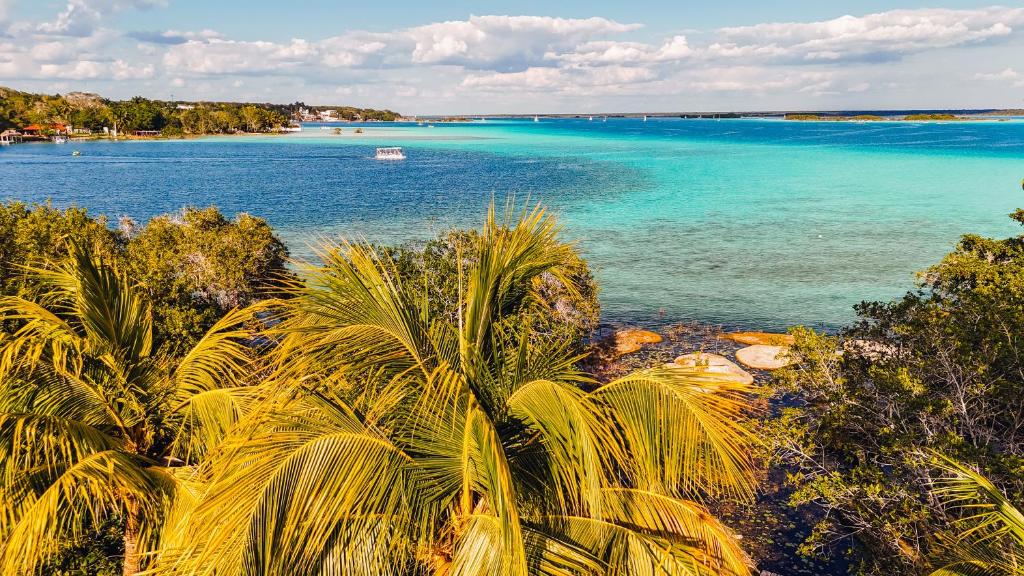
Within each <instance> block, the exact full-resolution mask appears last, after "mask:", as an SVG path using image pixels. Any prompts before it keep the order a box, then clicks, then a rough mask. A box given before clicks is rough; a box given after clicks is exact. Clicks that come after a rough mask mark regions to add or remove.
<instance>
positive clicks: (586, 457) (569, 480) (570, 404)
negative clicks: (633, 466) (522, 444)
mask: <svg viewBox="0 0 1024 576" xmlns="http://www.w3.org/2000/svg"><path fill="white" fill-rule="evenodd" d="M508 406H509V410H510V412H511V415H512V416H513V417H514V418H517V419H519V420H521V421H522V422H523V423H524V424H525V425H526V427H527V428H528V429H529V430H530V432H532V433H535V434H536V435H537V440H536V441H537V442H538V443H539V444H540V449H541V450H543V452H544V455H545V458H544V462H545V463H546V464H547V466H548V467H549V468H550V474H549V476H546V477H545V478H544V480H548V482H549V483H550V484H551V485H550V486H546V488H548V489H549V490H551V491H552V492H553V493H554V497H555V503H556V504H557V507H556V508H554V510H557V511H559V512H566V513H568V512H570V511H572V512H574V513H580V512H582V511H585V513H586V514H587V515H590V516H593V517H595V518H601V517H602V506H601V503H602V499H603V490H604V488H606V487H607V486H608V485H609V483H610V481H611V475H612V470H614V466H615V463H616V462H620V461H622V459H623V458H624V455H623V454H621V453H617V452H616V447H617V445H618V443H617V442H616V438H615V435H614V432H613V431H612V428H611V422H608V421H606V420H605V419H603V418H602V417H601V414H600V412H599V411H598V409H597V408H598V406H597V405H595V404H594V403H593V402H592V401H591V400H590V399H589V398H588V397H587V395H586V393H584V392H583V391H582V390H580V389H579V388H578V387H576V386H573V385H571V384H564V383H558V382H552V381H548V380H535V381H533V382H530V383H527V384H525V385H524V386H521V387H520V388H519V389H518V390H516V392H515V393H514V394H513V395H512V396H511V397H510V398H509V401H508ZM529 464H534V465H535V464H536V461H530V462H529ZM548 482H546V483H548ZM545 496H548V495H545Z"/></svg>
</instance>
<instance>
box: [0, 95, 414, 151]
mask: <svg viewBox="0 0 1024 576" xmlns="http://www.w3.org/2000/svg"><path fill="white" fill-rule="evenodd" d="M312 118H316V119H327V120H332V121H393V120H395V119H397V118H399V115H398V114H397V113H395V112H392V111H390V110H375V109H369V108H355V107H351V106H307V105H306V104H304V103H302V102H295V103H293V104H269V103H242V102H188V101H179V100H175V101H164V100H150V99H147V98H143V97H141V96H140V97H135V98H132V99H130V100H123V101H118V100H110V99H107V98H103V97H102V96H99V95H97V94H90V93H84V92H70V93H67V94H64V95H60V94H55V95H47V94H33V93H29V92H19V91H17V90H12V89H10V88H4V87H0V132H2V131H4V130H14V131H16V132H19V133H21V134H24V135H27V136H29V137H40V138H45V137H49V136H53V135H67V136H71V137H78V138H88V137H106V136H109V135H110V134H111V133H110V131H112V130H115V129H116V131H117V135H118V136H119V137H128V138H131V137H167V138H177V137H183V136H195V135H206V134H237V133H269V132H276V131H280V130H282V129H283V128H287V127H288V126H289V125H291V124H292V123H294V122H297V121H299V120H302V119H312Z"/></svg>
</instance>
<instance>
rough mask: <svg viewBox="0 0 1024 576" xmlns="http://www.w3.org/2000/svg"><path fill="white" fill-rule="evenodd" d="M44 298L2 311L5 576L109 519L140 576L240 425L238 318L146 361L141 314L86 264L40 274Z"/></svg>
mask: <svg viewBox="0 0 1024 576" xmlns="http://www.w3.org/2000/svg"><path fill="white" fill-rule="evenodd" d="M35 273H36V274H38V277H39V279H40V280H41V283H42V285H43V286H44V290H43V293H42V294H41V295H40V296H39V297H38V298H35V299H31V300H30V299H24V298H20V297H4V298H0V323H4V322H6V323H7V324H6V325H7V326H13V327H14V329H13V331H12V332H7V333H3V332H0V474H2V477H0V574H2V575H3V576H8V575H10V576H15V575H23V574H29V573H32V572H33V571H35V570H37V569H38V567H40V566H42V565H44V564H45V562H46V561H47V559H48V558H49V557H51V555H52V554H54V553H56V552H58V551H59V549H60V548H61V546H62V544H66V543H69V542H73V541H76V540H79V539H81V538H83V537H85V536H86V535H87V533H88V530H89V529H90V528H91V527H95V526H98V525H99V524H100V523H102V522H103V521H105V520H108V519H121V521H123V524H124V574H126V575H128V574H135V573H137V572H138V571H139V570H140V568H141V566H142V563H143V562H142V555H143V553H144V552H145V551H146V550H147V549H149V548H151V547H152V546H153V545H154V538H155V536H156V534H157V529H158V525H159V523H160V521H161V519H162V518H164V517H167V516H168V515H169V514H173V513H174V510H175V508H174V503H175V502H176V501H179V499H180V497H181V496H183V495H184V496H187V495H188V494H190V491H191V488H190V487H189V485H188V483H187V482H186V480H187V477H188V473H187V472H188V468H187V467H182V465H183V464H190V463H193V462H195V461H196V460H197V459H198V458H200V457H201V456H202V455H203V454H204V452H205V451H206V450H207V448H208V447H209V446H212V445H213V444H215V443H216V442H218V441H219V440H220V438H221V437H222V436H223V435H224V433H225V432H226V430H227V428H228V427H229V426H230V425H231V423H232V422H233V421H234V420H235V419H237V418H238V416H239V415H240V413H241V406H242V403H243V402H244V391H245V389H244V388H235V386H238V385H239V384H240V380H241V377H242V376H243V375H244V373H245V370H246V364H247V363H248V361H249V350H248V347H247V345H246V343H245V338H246V332H245V331H243V330H241V329H239V328H238V327H237V326H238V325H239V323H240V322H242V321H243V320H244V319H245V318H246V313H245V312H242V311H233V312H231V313H229V314H228V315H227V316H226V317H225V318H224V319H222V320H221V321H220V322H218V323H217V324H216V325H215V326H214V327H213V328H212V329H211V330H210V331H209V333H208V334H206V336H205V337H204V338H203V339H202V340H201V341H200V342H199V343H198V344H197V345H196V346H195V347H194V348H193V349H192V350H190V351H189V352H188V353H187V354H186V355H184V357H182V358H180V359H179V360H172V359H170V358H167V357H164V356H163V355H162V354H159V353H157V351H155V350H154V342H153V321H152V315H151V313H150V307H149V305H148V304H147V303H146V302H145V301H144V300H143V299H142V298H141V296H140V292H139V291H138V290H137V289H136V287H135V286H133V285H132V283H131V282H130V281H129V280H128V278H126V277H125V276H124V275H123V274H121V273H120V272H119V271H118V270H117V269H116V268H114V267H113V266H111V265H109V264H107V263H105V262H103V261H101V260H100V259H99V258H98V257H94V256H92V255H90V253H89V252H87V251H85V250H78V249H76V250H73V252H72V254H71V255H70V257H69V259H68V260H67V261H66V262H64V263H62V264H59V265H57V266H53V267H51V269H50V270H42V269H40V270H36V271H35Z"/></svg>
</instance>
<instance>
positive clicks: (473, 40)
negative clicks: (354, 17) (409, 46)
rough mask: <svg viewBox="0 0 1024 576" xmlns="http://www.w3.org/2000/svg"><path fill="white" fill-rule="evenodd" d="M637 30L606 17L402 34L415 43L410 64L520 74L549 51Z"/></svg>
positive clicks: (489, 19) (487, 20)
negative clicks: (514, 70) (517, 70)
mask: <svg viewBox="0 0 1024 576" xmlns="http://www.w3.org/2000/svg"><path fill="white" fill-rule="evenodd" d="M640 27H641V25H639V24H622V23H619V22H615V21H613V20H608V19H605V18H586V19H579V18H550V17H545V16H470V17H469V19H468V20H461V21H451V22H440V23H437V24H428V25H426V26H417V27H414V28H409V29H407V30H404V31H402V32H400V35H401V36H406V37H408V38H409V39H411V40H412V41H413V42H414V48H413V52H412V62H413V63H417V64H454V65H460V66H466V67H471V68H474V67H476V68H486V67H491V68H495V67H496V68H499V69H520V70H521V69H524V68H527V67H529V66H530V65H533V64H539V63H542V62H543V61H544V57H545V55H546V54H548V53H550V52H558V51H561V50H565V49H568V48H570V47H572V46H574V45H576V44H578V43H580V42H582V41H585V40H587V39H589V38H593V37H595V36H604V35H610V34H621V33H624V32H629V31H632V30H637V29H639V28H640Z"/></svg>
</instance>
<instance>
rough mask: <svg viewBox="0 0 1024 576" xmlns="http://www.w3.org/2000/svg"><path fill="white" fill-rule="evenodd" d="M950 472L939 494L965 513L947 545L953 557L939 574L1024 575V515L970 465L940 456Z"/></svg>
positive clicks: (936, 575)
mask: <svg viewBox="0 0 1024 576" xmlns="http://www.w3.org/2000/svg"><path fill="white" fill-rule="evenodd" d="M936 456H937V458H938V460H939V466H940V468H941V469H942V470H943V471H944V472H945V474H946V476H945V478H943V479H941V480H940V481H939V483H938V487H937V489H936V495H937V496H938V497H939V498H940V499H942V500H943V501H944V502H945V504H946V505H948V506H950V508H951V509H953V510H956V511H959V512H960V513H961V517H960V518H959V519H958V520H957V521H956V522H955V523H954V527H955V529H956V530H957V532H956V533H955V534H953V535H951V536H948V537H946V538H945V540H947V541H945V542H942V544H944V545H945V547H946V548H947V549H948V550H949V554H948V556H950V557H949V558H948V559H947V560H946V561H945V563H944V565H943V566H942V567H940V568H939V569H938V570H936V571H935V572H933V573H932V574H933V576H989V575H999V576H1021V575H1022V574H1024V513H1021V511H1020V509H1018V508H1017V507H1016V506H1015V505H1014V504H1013V503H1012V502H1010V501H1009V500H1008V499H1007V498H1006V496H1005V495H1004V494H1003V493H1002V492H1001V491H1000V490H999V489H998V488H997V487H996V486H995V485H994V484H992V482H991V481H990V480H989V479H988V478H985V477H984V476H983V475H981V474H979V473H978V472H977V471H975V470H973V469H971V468H970V467H968V466H966V465H964V464H962V463H960V462H957V461H955V460H952V459H950V458H948V457H946V456H944V455H941V454H937V455H936Z"/></svg>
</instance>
